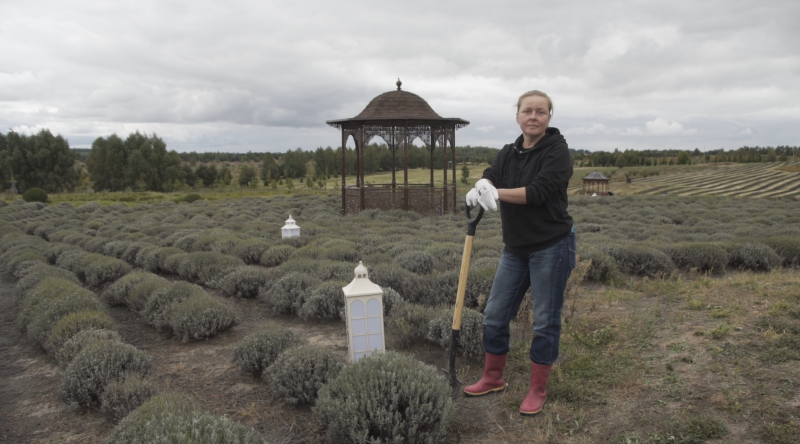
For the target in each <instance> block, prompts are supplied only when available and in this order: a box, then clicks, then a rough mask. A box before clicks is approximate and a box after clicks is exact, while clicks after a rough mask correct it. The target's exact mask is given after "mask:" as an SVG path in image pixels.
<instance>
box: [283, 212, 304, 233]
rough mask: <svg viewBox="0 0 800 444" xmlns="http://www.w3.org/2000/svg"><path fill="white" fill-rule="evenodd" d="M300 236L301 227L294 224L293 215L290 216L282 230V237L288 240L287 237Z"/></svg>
mask: <svg viewBox="0 0 800 444" xmlns="http://www.w3.org/2000/svg"><path fill="white" fill-rule="evenodd" d="M298 236H300V227H298V226H297V224H296V223H295V222H294V219H292V215H291V214H290V215H289V218H288V219H286V225H284V226H283V228H281V237H282V238H283V239H286V238H287V237H298Z"/></svg>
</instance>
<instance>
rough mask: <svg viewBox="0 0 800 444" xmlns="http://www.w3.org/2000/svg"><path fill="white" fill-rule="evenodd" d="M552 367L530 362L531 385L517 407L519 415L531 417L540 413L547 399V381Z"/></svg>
mask: <svg viewBox="0 0 800 444" xmlns="http://www.w3.org/2000/svg"><path fill="white" fill-rule="evenodd" d="M551 367H553V366H552V365H540V364H537V363H535V362H531V385H530V387H529V388H528V394H527V396H525V399H524V400H523V401H522V405H520V406H519V414H520V415H523V416H533V415H535V414H537V413H539V412H541V411H542V407H544V401H545V399H547V379H548V378H549V377H550V368H551Z"/></svg>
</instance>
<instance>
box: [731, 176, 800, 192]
mask: <svg viewBox="0 0 800 444" xmlns="http://www.w3.org/2000/svg"><path fill="white" fill-rule="evenodd" d="M793 182H797V183H798V184H800V177H782V178H778V179H776V180H774V181H772V183H768V184H765V185H762V186H759V187H757V188H753V190H752V191H749V192H746V193H743V194H742V196H747V195H750V194H759V193H764V192H769V191H778V192H780V191H785V189H786V186H787V185H790V184H791V183H793Z"/></svg>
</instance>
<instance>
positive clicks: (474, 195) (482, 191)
mask: <svg viewBox="0 0 800 444" xmlns="http://www.w3.org/2000/svg"><path fill="white" fill-rule="evenodd" d="M499 198H500V196H499V195H498V194H497V188H495V187H494V185H492V184H491V182H489V181H488V180H487V179H481V180H479V181H477V182H476V183H475V188H473V189H472V190H470V192H469V193H467V199H466V201H467V205H469V206H470V207H474V206H476V205H480V206H481V207H483V209H484V210H492V211H497V199H499Z"/></svg>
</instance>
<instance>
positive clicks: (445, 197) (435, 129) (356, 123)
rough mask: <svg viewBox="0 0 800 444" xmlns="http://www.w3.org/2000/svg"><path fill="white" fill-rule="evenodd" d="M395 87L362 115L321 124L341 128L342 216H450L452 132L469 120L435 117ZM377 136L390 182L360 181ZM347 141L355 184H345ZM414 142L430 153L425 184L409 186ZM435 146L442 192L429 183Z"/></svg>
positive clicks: (453, 202)
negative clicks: (386, 154) (396, 212)
mask: <svg viewBox="0 0 800 444" xmlns="http://www.w3.org/2000/svg"><path fill="white" fill-rule="evenodd" d="M396 85H397V90H396V91H389V92H386V93H383V94H381V95H379V96H377V97H375V98H374V99H372V101H371V102H369V104H368V105H367V107H366V108H364V111H361V114H359V115H357V116H355V117H352V118H349V119H340V120H328V121H327V122H326V123H327V124H328V125H330V126H332V127H334V128H337V129H341V130H342V214H354V213H359V212H361V211H363V210H366V209H371V208H377V209H381V210H392V209H400V210H406V211H409V210H410V211H415V212H417V213H419V214H423V215H434V214H445V213H447V212H455V211H456V180H455V178H456V130H457V129H459V128H463V127H465V126H467V125H469V122H468V121H466V120H464V119H459V118H456V117H450V118H445V117H441V116H439V115H438V114H436V112H435V111H433V109H432V108H431V107H430V105H428V102H426V101H425V100H424V99H423V98H422V97H420V96H418V95H416V94H413V93H410V92H407V91H403V90H401V89H400V87H401V85H402V83H401V82H400V79H398V80H397V83H396ZM376 136H380V137H381V138H382V139H383V140H384V141H385V142H386V144H387V145H388V147H389V150H390V151H391V153H392V183H390V184H366V183H365V181H364V149H365V147H366V146H367V145H368V144H369V142H370V141H371V140H372V139H373V138H374V137H376ZM350 137H352V138H353V141H354V142H355V147H356V148H355V149H356V183H355V184H351V185H347V183H346V181H345V175H344V171H345V146H346V144H347V139H348V138H350ZM416 138H419V139H420V140H422V142H423V143H424V144H425V145H426V147H427V148H428V151H429V152H430V156H431V161H430V167H431V168H430V172H431V180H430V183H429V184H409V183H408V148H409V146H410V145H411V143H412V142H413V141H414V140H415V139H416ZM437 146H438V147H441V148H442V165H441V166H442V172H443V174H444V181H443V184H442V187H441V188H436V187H435V186H434V181H433V170H434V165H433V153H434V150H435V149H436V147H437ZM448 147H449V148H450V150H449V151H448V150H447V148H448ZM398 151H399V154H400V159H399V160H400V161H401V162H402V163H403V183H402V184H398V183H397V180H396V177H395V171H396V170H397V161H398V159H397V156H398ZM448 154H450V155H449V156H448ZM448 160H450V161H452V176H451V177H452V183H448V175H447V170H448V165H447V162H448Z"/></svg>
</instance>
